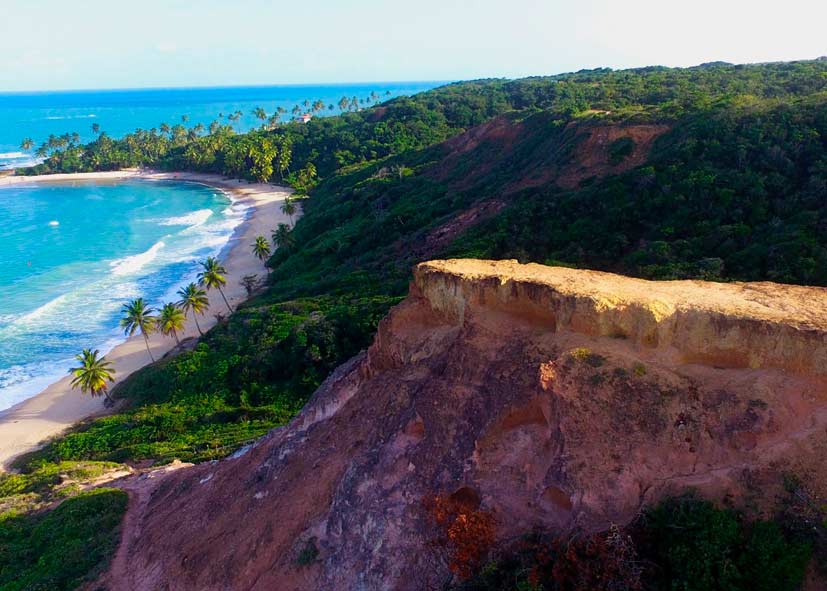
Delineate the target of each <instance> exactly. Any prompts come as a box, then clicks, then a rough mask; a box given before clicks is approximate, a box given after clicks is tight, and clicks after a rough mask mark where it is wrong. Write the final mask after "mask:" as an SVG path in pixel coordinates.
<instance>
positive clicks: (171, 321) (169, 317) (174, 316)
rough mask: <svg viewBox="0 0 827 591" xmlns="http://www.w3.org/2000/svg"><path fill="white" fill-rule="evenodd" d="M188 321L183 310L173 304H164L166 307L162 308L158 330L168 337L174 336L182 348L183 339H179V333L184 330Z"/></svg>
mask: <svg viewBox="0 0 827 591" xmlns="http://www.w3.org/2000/svg"><path fill="white" fill-rule="evenodd" d="M186 320H187V317H186V316H185V315H184V312H182V311H181V308H179V307H178V306H176V305H175V304H173V303H172V302H170V303H168V304H164V307H163V308H161V313H160V314H159V315H158V320H157V325H158V330H159V331H161V333H162V334H164V335H166V336H169V335H172V336H173V337H174V338H175V342H176V343H178V346H179V347H180V346H181V339H179V338H178V331H180V330H184V323H185V322H186Z"/></svg>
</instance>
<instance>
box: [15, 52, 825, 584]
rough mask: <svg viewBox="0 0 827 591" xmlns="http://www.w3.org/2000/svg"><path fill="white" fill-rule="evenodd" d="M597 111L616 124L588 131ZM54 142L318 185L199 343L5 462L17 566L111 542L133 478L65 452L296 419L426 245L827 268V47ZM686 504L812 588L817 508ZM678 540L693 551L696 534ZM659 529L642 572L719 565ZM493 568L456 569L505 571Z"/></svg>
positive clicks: (732, 268)
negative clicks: (114, 477) (307, 115)
mask: <svg viewBox="0 0 827 591" xmlns="http://www.w3.org/2000/svg"><path fill="white" fill-rule="evenodd" d="M607 130H613V131H607ZM643 132H646V133H643ZM600 134H604V135H606V137H609V138H613V139H610V140H609V141H607V142H602V143H599V142H594V141H593V138H595V137H598V136H600ZM647 134H648V135H647ZM39 153H40V154H41V155H42V156H43V157H44V158H45V160H44V162H43V163H42V164H40V165H38V166H37V167H34V168H33V169H30V170H26V171H20V173H24V174H44V173H55V172H75V171H87V170H113V169H118V168H122V167H133V166H141V167H151V168H158V169H163V170H197V171H206V172H215V173H220V174H224V175H227V176H231V177H240V178H246V179H250V180H258V181H270V182H285V183H289V184H291V185H292V186H293V187H294V188H296V190H297V191H298V192H299V194H300V195H301V194H303V195H306V198H304V199H302V210H303V215H302V217H301V219H300V220H299V222H298V223H297V225H296V227H295V229H294V230H293V231H292V234H291V237H290V240H289V241H287V242H286V243H285V244H284V246H282V247H281V248H279V249H278V250H277V251H276V252H275V253H274V255H273V256H272V258H271V259H270V261H269V263H268V264H269V266H270V267H271V268H272V271H273V272H272V273H271V274H270V278H269V285H268V287H267V289H266V290H265V291H264V293H262V294H260V295H258V296H257V297H255V298H254V299H252V300H251V301H249V302H247V303H246V304H245V305H243V306H242V307H241V308H240V309H239V310H238V311H237V312H236V313H235V314H233V315H232V316H231V317H229V318H228V319H227V320H226V321H224V322H222V323H221V324H220V325H219V326H217V327H216V328H214V329H213V330H211V331H210V332H209V333H208V334H207V335H206V337H205V338H203V339H202V340H201V342H200V343H199V344H198V346H197V347H196V348H195V349H194V350H193V351H190V352H186V353H182V354H180V355H179V356H177V357H175V358H172V359H166V360H163V361H161V362H159V363H157V364H155V365H152V366H149V367H147V368H145V369H143V370H141V371H139V372H138V373H136V374H135V375H134V376H133V377H132V378H130V379H129V380H127V381H126V382H125V383H124V384H122V385H121V386H120V387H118V388H117V389H116V390H115V391H114V393H113V395H114V397H115V398H117V399H119V400H120V401H121V403H120V406H119V409H118V412H116V413H115V414H113V415H111V416H107V417H104V418H99V419H94V420H91V421H89V422H87V423H85V424H83V425H80V426H78V427H77V428H76V429H74V430H73V431H72V432H70V433H69V434H67V435H65V436H63V437H61V438H59V439H57V440H55V441H54V442H52V443H50V444H49V445H48V446H46V447H45V448H44V449H42V450H40V451H38V452H35V453H33V454H30V455H28V456H26V457H23V458H20V459H19V460H18V462H17V467H18V468H19V469H20V470H21V473H20V474H16V475H10V476H4V477H0V511H4V512H3V513H2V516H0V547H1V548H5V549H8V550H9V551H7V552H5V553H0V589H3V590H6V589H8V590H11V589H34V588H50V589H72V588H74V587H75V586H76V585H77V584H79V582H81V581H83V580H86V579H88V578H90V577H94V575H95V573H96V572H98V571H99V569H100V568H101V564H103V563H104V562H105V560H106V556H108V552H110V551H111V545H112V536H113V535H114V534H112V533H111V532H114V531H116V529H117V521H118V520H117V514H118V512H119V511H122V510H123V500H122V498H121V497H120V496H118V493H116V492H111V493H105V492H98V493H96V494H95V495H90V494H89V493H80V489H78V490H77V491H75V490H74V489H71V490H70V489H67V487H66V486H65V484H64V481H65V479H63V478H62V477H61V476H60V475H61V474H66V473H70V472H71V473H73V474H75V476H74V481H82V480H83V479H84V478H93V477H94V476H96V475H98V474H100V473H101V472H102V471H106V470H109V469H112V467H114V466H118V465H120V464H123V463H126V464H130V465H136V466H137V465H140V466H144V467H145V466H149V465H153V464H159V463H165V462H169V461H172V460H173V459H176V458H177V459H183V460H189V461H200V460H206V459H213V458H219V457H222V456H225V455H227V454H229V453H231V452H232V451H233V450H235V449H237V448H238V447H240V446H241V445H244V444H245V443H248V442H249V441H251V440H253V439H255V438H256V437H258V436H260V435H261V434H263V433H265V432H267V431H268V430H269V429H271V428H272V427H274V426H277V425H281V424H284V423H285V422H286V421H288V420H289V419H290V418H291V417H292V416H294V414H295V413H296V412H298V410H300V409H301V407H302V405H303V404H304V402H305V401H306V400H307V398H308V397H309V396H310V394H311V393H312V392H313V391H314V389H315V388H316V387H317V386H318V385H319V384H320V383H321V381H322V380H323V379H324V378H325V377H326V376H327V375H328V374H329V373H330V372H331V371H332V369H333V368H335V367H336V366H337V365H339V364H340V363H342V362H344V361H345V360H347V359H348V358H349V357H350V356H352V355H353V354H355V353H356V352H358V351H359V350H360V349H362V348H364V347H365V346H366V345H367V344H368V343H369V342H370V340H371V338H372V336H373V332H374V330H375V327H376V324H377V322H378V320H379V319H380V318H381V317H382V316H383V315H384V314H385V313H386V312H387V310H388V309H389V307H390V306H392V305H393V304H394V303H396V302H398V301H399V300H400V298H401V297H403V296H404V294H405V292H406V288H407V282H408V280H409V278H410V269H411V266H412V265H413V264H414V263H416V262H417V261H421V260H426V259H428V258H437V257H445V256H468V257H490V258H516V259H519V260H521V261H534V262H540V263H546V264H562V265H570V266H580V267H585V268H596V269H605V270H611V271H617V272H623V273H626V274H631V275H636V276H641V277H649V278H662V279H667V278H704V279H711V280H761V279H769V280H773V281H780V282H790V283H803V284H813V285H827V62H826V61H812V62H796V63H785V64H768V65H746V66H733V65H728V64H720V63H715V64H707V65H703V66H699V67H696V68H689V69H670V68H660V67H653V68H644V69H637V70H624V71H612V70H608V69H601V70H589V71H582V72H577V73H573V74H564V75H560V76H553V77H543V78H528V79H523V80H515V81H510V80H482V81H473V82H462V83H456V84H451V85H447V86H444V87H441V88H438V89H435V90H432V91H429V92H425V93H422V94H419V95H416V96H413V97H403V98H397V99H393V100H391V101H388V102H385V103H382V104H378V105H375V106H372V107H369V108H364V109H362V110H354V111H352V112H347V113H343V114H341V115H338V116H333V117H316V118H313V119H311V120H310V121H309V122H307V123H302V122H289V123H284V124H274V125H268V126H265V128H263V129H258V130H254V131H251V132H249V133H246V134H237V133H235V132H234V130H233V128H232V126H231V125H223V124H221V123H217V124H216V125H214V126H211V127H210V129H208V130H203V129H186V128H185V127H184V126H175V127H174V128H170V129H169V130H167V129H166V128H164V130H161V128H160V127H159V129H153V130H148V131H141V130H139V131H136V132H135V133H133V134H130V135H128V136H126V137H124V138H120V139H115V138H110V137H109V136H107V135H106V133H105V132H101V133H99V135H98V136H97V139H96V140H95V141H93V142H91V143H90V144H87V145H81V144H80V143H79V142H78V141H76V138H73V137H72V136H68V137H64V138H52V139H51V140H50V141H49V142H47V143H46V144H44V146H42V147H41V148H40V149H39ZM561 179H565V182H563V181H561ZM78 493H80V494H78ZM106 494H111V497H106ZM67 496H70V497H72V499H71V501H72V503H74V504H75V506H74V509H73V510H74V511H75V512H77V513H78V514H79V515H80V514H83V515H85V516H86V517H84V518H83V519H79V520H76V521H74V522H71V523H69V521H67V519H66V516H64V515H60V514H59V515H57V516H56V514H57V513H58V512H57V510H55V511H51V512H45V513H43V512H38V511H36V510H37V509H40V508H42V507H48V506H51V505H52V504H53V503H54V502H55V501H56V500H58V499H62V498H65V497H67ZM66 505H67V502H64V503H63V504H62V505H60V507H65V506H66ZM681 507H684V508H685V510H686V511H688V512H689V513H680V512H677V513H675V512H673V516H672V518H673V519H680V518H686V519H690V520H691V519H695V520H699V521H698V524H696V525H697V527H698V528H701V529H703V528H709V531H707V530H706V529H703V531H704V532H705V533H704V534H703V535H704V536H706V537H705V538H704V540H705V542H704V543H708V544H709V545H710V546H711V547H715V548H720V547H721V546H716V544H718V545H720V544H723V545H724V546H726V544H729V546H726V548H727V550H726V551H727V552H730V551H731V553H733V555H736V554H737V556H738V559H737V560H738V561H740V562H739V564H741V565H743V566H742V568H743V570H744V572H747V571H749V573H751V574H749V575H744V576H743V577H740V578H737V580H736V579H733V581H731V582H730V583H728V585H729V586H725V587H723V586H722V587H720V588H722V589H723V588H726V589H748V588H749V589H752V588H756V587H753V585H754V584H755V583H756V580H758V579H760V577H759V576H758V575H757V574H756V573H754V572H753V571H750V570H749V569H750V568H751V563H752V561H753V559H754V557H755V556H756V555H757V554H758V553H761V552H764V553H767V552H775V553H776V554H778V555H779V556H783V557H786V558H785V560H783V561H782V560H779V561H778V572H777V573H776V575H777V580H778V581H781V582H780V583H777V586H774V587H762V588H767V589H795V588H796V585H797V583H798V581H799V580H800V578H801V576H802V573H803V566H802V565H803V564H805V563H806V558H807V557H808V556H809V554H810V552H811V551H812V550H815V551H816V553H817V554H818V555H819V556H821V553H822V552H823V551H822V550H820V546H819V544H824V542H823V540H824V539H825V538H827V536H825V532H824V531H822V529H823V527H822V526H818V527H816V528H815V529H814V531H811V532H805V533H802V531H801V530H800V529H796V528H795V527H793V526H791V525H790V523H792V522H791V521H789V520H788V521H786V522H779V524H776V523H775V522H771V524H770V525H767V526H766V529H759V530H756V529H755V528H753V527H751V526H747V525H744V524H742V523H741V521H740V516H736V515H735V514H734V513H732V514H730V513H716V512H715V511H714V510H712V509H711V508H710V507H708V506H706V505H693V504H691V503H690V504H688V505H681ZM92 508H94V509H92ZM693 511H696V512H694V513H693ZM668 517H669V513H668V512H667V513H657V512H655V513H653V515H652V517H651V521H650V523H651V524H652V525H651V527H650V528H649V530H648V533H647V534H645V535H643V536H642V538H643V539H650V538H651V537H652V536H657V535H663V536H667V535H668V534H669V532H670V531H671V529H670V528H671V527H672V525H669V524H666V525H664V520H666V521H668ZM658 520H660V521H658ZM693 523H695V522H693ZM719 523H725V525H726V527H725V528H723V529H722V528H721V527H718V525H719ZM70 527H71V528H75V530H77V531H75V534H77V535H75V536H74V538H73V539H78V540H82V542H78V544H80V547H77V548H74V551H75V552H76V553H77V554H78V555H83V556H85V557H87V558H86V559H85V561H80V562H77V561H76V562H71V561H69V560H66V559H65V557H64V556H63V555H62V554H61V552H59V551H58V549H57V546H55V544H58V543H64V542H65V538H66V535H63V536H61V535H54V536H51V537H50V536H48V535H46V534H45V533H43V532H50V531H58V532H64V533H65V530H66V528H70ZM761 527H764V526H761ZM659 528H660V529H659ZM28 531H38V532H41V533H40V534H38V535H40V537H34V536H31V535H28V534H27V533H26V532H28ZM78 531H79V532H81V533H80V534H78V533H77V532H78ZM756 531H758V534H756V533H755V532H756ZM82 532H86V534H83V533H82ZM93 532H94V533H95V535H92V533H93ZM759 534H760V535H761V536H763V537H760V538H757V539H756V538H755V537H754V536H755V535H759ZM723 535H725V536H728V537H726V538H725V539H724V538H720V536H723ZM61 540H63V542H61ZM549 543H551V542H549ZM668 543H674V544H677V545H678V546H676V547H678V549H677V550H676V551H675V552H677V553H680V552H683V551H684V550H681V548H683V546H680V545H681V544H683V545H687V544H690V545H691V544H694V543H695V542H693V541H691V540H686V539H682V540H678V541H676V540H675V539H674V538H669V540H667V541H666V542H664V546H663V548H667V547H668ZM664 551H665V550H664ZM652 552H653V554H652V558H651V560H653V561H659V564H660V567H659V568H658V569H657V572H656V575H657V576H655V575H652V577H650V578H649V579H646V581H647V583H646V586H645V587H644V588H652V589H675V588H681V589H695V588H698V589H700V588H701V587H693V586H687V585H684V586H679V587H676V586H675V584H677V583H675V581H685V580H690V579H692V572H691V569H693V568H706V569H710V568H724V567H723V566H720V565H717V563H715V564H714V565H712V566H710V565H701V566H698V565H697V564H695V563H691V564H690V563H688V562H687V561H684V562H681V561H680V560H679V559H678V558H675V556H677V554H676V555H675V556H673V555H668V556H659V555H658V554H657V552H656V551H655V550H653V551H652ZM779 553H780V554H779ZM43 556H48V557H50V558H49V561H45V562H44V561H43V560H41V558H42V557H43ZM523 560H524V558H521V557H520V556H518V555H515V556H514V557H511V558H509V559H507V560H505V561H504V562H503V563H502V564H503V566H502V568H504V569H507V568H517V567H520V565H521V564H523V562H521V561H523ZM50 561H51V562H50ZM509 561H510V562H509ZM70 562H71V564H70ZM712 562H714V561H712ZM822 562H825V564H827V561H824V560H823V559H822ZM78 564H80V565H81V566H78ZM509 565H511V566H509ZM515 565H516V566H515ZM523 566H524V564H523ZM782 571H783V572H782ZM773 572H774V573H775V571H773ZM489 574H490V573H489ZM27 577H28V578H27ZM43 577H47V579H43ZM480 577H482V578H480ZM484 577H485V575H484V573H483V574H481V575H479V577H477V578H474V579H472V580H470V581H469V582H467V583H466V586H465V587H463V588H467V589H477V588H479V589H485V588H500V587H493V586H486V585H487V584H488V583H486V582H485V580H484ZM644 579H645V577H644ZM21 580H23V581H26V580H28V581H34V580H48V581H50V582H49V586H47V587H35V586H32V585H30V584H28V583H25V582H24V583H22V584H19V583H17V582H16V581H21ZM492 580H499V579H496V578H495V579H492ZM492 584H493V583H492ZM502 588H511V587H502ZM520 588H544V589H552V588H557V587H552V586H544V587H520ZM561 588H562V587H561ZM566 588H569V587H566ZM571 588H574V587H571ZM618 588H621V587H618ZM629 588H640V587H629ZM716 588H717V587H716Z"/></svg>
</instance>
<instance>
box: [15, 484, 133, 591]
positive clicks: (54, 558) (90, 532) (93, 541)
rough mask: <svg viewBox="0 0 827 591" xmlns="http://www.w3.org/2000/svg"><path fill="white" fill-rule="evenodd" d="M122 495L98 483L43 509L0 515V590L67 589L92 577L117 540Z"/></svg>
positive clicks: (121, 511)
mask: <svg viewBox="0 0 827 591" xmlns="http://www.w3.org/2000/svg"><path fill="white" fill-rule="evenodd" d="M126 504H127V495H126V493H125V492H123V491H120V490H114V489H107V488H101V489H97V490H93V491H89V492H84V493H81V494H79V495H77V496H76V497H74V498H72V499H68V500H66V501H64V502H63V503H61V504H60V505H59V506H58V507H57V508H55V509H54V510H52V511H49V512H46V513H34V514H27V515H10V514H5V515H4V516H0V591H64V590H65V591H70V590H72V589H76V588H77V587H78V586H79V585H81V584H83V583H84V582H86V581H90V580H93V579H94V578H95V577H96V576H97V575H98V574H100V573H101V572H102V571H103V569H104V568H105V567H106V565H107V564H108V563H109V560H110V559H111V557H112V555H113V553H114V551H115V548H116V547H117V544H118V538H119V532H120V522H121V518H122V517H123V514H124V512H125V511H126Z"/></svg>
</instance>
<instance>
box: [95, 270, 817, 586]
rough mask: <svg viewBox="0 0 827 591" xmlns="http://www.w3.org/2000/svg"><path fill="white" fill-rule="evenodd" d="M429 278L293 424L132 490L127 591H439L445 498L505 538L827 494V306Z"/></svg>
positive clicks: (775, 290) (573, 275) (569, 279)
mask: <svg viewBox="0 0 827 591" xmlns="http://www.w3.org/2000/svg"><path fill="white" fill-rule="evenodd" d="M414 277H415V279H414V282H413V283H412V286H411V292H410V296H409V297H408V298H407V299H406V300H405V301H404V302H403V303H401V304H400V305H399V306H397V307H396V308H394V310H393V311H392V312H391V313H390V315H389V316H388V317H387V318H386V319H385V320H384V321H383V322H382V323H381V325H380V328H379V331H378V333H377V335H376V339H375V342H374V344H373V345H372V346H371V348H370V349H369V350H368V351H367V352H366V353H364V354H362V355H360V356H358V357H357V358H355V359H353V360H351V361H350V362H349V363H347V364H345V365H344V366H342V367H340V368H339V369H338V370H337V371H336V372H335V374H334V375H333V376H331V377H330V378H329V379H328V380H327V381H326V382H325V384H324V385H323V386H322V387H321V388H320V389H319V391H318V392H317V393H316V394H315V395H314V398H313V399H312V401H311V402H310V403H309V404H308V406H307V408H306V409H305V410H304V411H303V412H302V414H301V415H300V416H299V417H297V418H296V419H295V420H294V421H293V422H292V423H291V424H290V425H289V426H288V427H286V428H283V429H279V430H276V431H274V432H272V433H271V434H270V435H268V436H267V437H265V438H263V439H262V440H260V441H259V442H258V443H257V444H256V445H255V446H253V447H252V448H250V449H248V450H245V451H244V452H242V453H239V454H236V456H235V457H233V458H230V459H227V460H224V461H221V462H217V463H210V464H203V465H199V466H196V467H193V468H188V469H185V470H179V471H175V472H170V473H168V474H167V475H165V476H164V477H163V478H158V479H155V480H154V481H152V482H149V481H144V482H143V483H140V484H138V483H133V485H132V487H133V488H132V490H133V493H132V502H131V507H130V511H129V514H128V517H127V525H126V528H125V534H124V539H123V543H122V544H121V547H120V549H119V551H118V555H117V557H116V560H115V561H114V563H113V567H112V569H111V572H110V573H109V574H108V575H107V577H106V581H105V583H106V584H108V585H109V587H111V588H113V589H115V588H117V589H124V590H126V589H142V590H143V589H146V590H149V589H152V590H155V589H169V590H178V589H181V590H183V589H199V590H201V589H234V590H246V589H285V590H287V589H403V590H407V589H411V590H413V589H423V588H428V587H429V585H435V584H438V583H439V582H440V581H444V580H445V574H446V571H445V563H444V561H442V560H440V557H439V556H435V552H438V550H437V549H435V548H434V546H433V545H432V544H429V542H430V540H431V536H432V531H431V530H430V528H429V523H428V519H427V516H426V515H425V512H424V510H423V504H422V500H423V498H424V497H426V496H427V495H429V494H432V493H441V492H444V493H448V494H454V495H456V496H458V497H461V498H462V499H463V501H464V502H466V503H471V504H473V505H475V506H476V505H479V506H480V507H482V508H484V509H486V510H488V511H491V512H492V513H493V515H494V516H495V519H496V536H497V539H498V540H501V541H502V540H508V539H510V538H512V537H513V536H516V535H519V534H521V533H523V532H525V531H527V530H528V529H530V528H532V527H534V526H538V525H539V526H543V527H546V528H553V529H558V530H571V529H573V528H578V527H579V528H585V529H601V528H604V527H606V526H607V525H609V524H611V523H625V522H628V521H629V520H630V519H632V518H634V516H635V515H636V514H637V513H638V512H639V511H640V509H641V507H642V506H644V505H645V504H647V503H651V502H654V501H656V500H658V499H660V498H662V497H664V496H665V495H669V494H674V493H677V492H681V491H682V490H684V489H685V488H686V487H695V488H698V489H700V490H701V491H702V493H704V494H706V495H708V496H710V497H712V498H715V499H718V500H720V499H723V498H725V497H726V498H727V499H728V500H729V501H730V502H734V503H736V504H737V503H738V502H740V501H742V500H744V499H749V500H750V504H751V505H752V506H754V507H757V509H756V510H757V511H761V510H762V508H769V507H770V506H771V505H772V503H773V502H774V499H775V493H776V491H777V490H778V488H779V486H780V479H781V476H782V475H783V474H785V473H791V472H792V473H795V474H796V475H798V476H799V477H801V478H805V479H808V480H809V481H811V482H812V483H813V486H816V487H818V486H823V485H822V484H820V483H821V482H824V481H825V480H827V479H824V478H819V477H820V476H823V475H824V474H823V472H824V468H823V466H824V465H825V464H824V460H825V459H827V439H825V429H827V290H825V289H819V288H804V287H793V286H785V285H777V284H771V283H752V284H710V283H703V282H695V281H691V282H690V281H681V282H649V281H641V280H634V279H628V278H624V277H619V276H616V275H611V274H606V273H597V272H590V271H579V270H571V269H563V268H550V267H543V266H539V265H519V264H517V263H516V262H510V261H503V262H488V261H468V260H462V261H435V262H430V263H424V264H422V265H419V266H418V267H417V268H416V270H415V273H414ZM150 480H151V479H150ZM308 548H310V549H316V550H317V551H318V553H317V554H316V553H315V552H313V551H310V552H308V551H307V549H308ZM303 550H304V551H305V552H304V555H303ZM300 556H301V557H302V559H301V560H300V559H299V558H300Z"/></svg>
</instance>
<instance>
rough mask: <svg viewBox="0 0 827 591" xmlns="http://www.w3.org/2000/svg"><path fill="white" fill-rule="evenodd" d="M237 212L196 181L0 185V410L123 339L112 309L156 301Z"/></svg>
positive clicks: (188, 274)
mask: <svg viewBox="0 0 827 591" xmlns="http://www.w3.org/2000/svg"><path fill="white" fill-rule="evenodd" d="M244 216H245V210H244V209H243V206H241V205H239V204H235V205H234V204H231V202H230V200H229V199H228V198H227V196H226V195H224V194H223V193H222V192H220V191H218V190H216V189H213V188H210V187H206V186H204V185H201V184H196V183H182V182H147V181H140V180H124V181H117V182H107V183H95V182H76V183H73V184H72V185H66V186H63V185H52V184H40V185H33V184H32V185H12V186H9V187H2V188H0V409H5V408H8V407H10V406H12V405H13V404H16V403H17V402H20V401H22V400H24V399H26V398H28V397H30V396H32V395H34V394H36V393H37V392H39V391H41V390H42V389H43V388H45V387H46V386H48V385H49V384H51V383H53V382H55V381H57V380H58V379H60V378H62V377H63V376H64V375H66V372H67V371H68V368H69V367H71V366H72V364H73V357H74V355H75V354H76V353H78V352H80V350H81V349H83V348H86V347H91V348H100V349H101V351H102V352H106V351H109V350H110V349H112V348H113V347H114V346H115V345H117V344H118V343H120V342H123V340H124V338H125V337H124V335H123V333H122V332H121V331H120V329H119V327H118V321H119V318H120V311H121V306H122V305H123V304H124V302H126V301H127V300H130V299H132V298H136V297H143V298H145V299H146V300H148V302H149V303H150V304H152V305H153V306H155V307H156V308H157V306H158V305H160V304H162V303H163V302H167V301H175V300H177V297H176V296H175V292H176V291H177V289H178V288H179V287H180V286H181V285H183V284H184V283H187V282H189V281H192V280H194V279H195V275H196V274H197V271H198V261H199V260H203V259H204V258H205V257H207V256H211V255H218V254H219V252H220V251H221V250H222V248H223V247H224V246H225V245H226V244H227V242H228V239H229V237H230V235H231V234H232V232H233V230H234V229H235V227H236V226H237V225H238V224H239V223H240V222H241V221H242V220H243V219H244Z"/></svg>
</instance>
